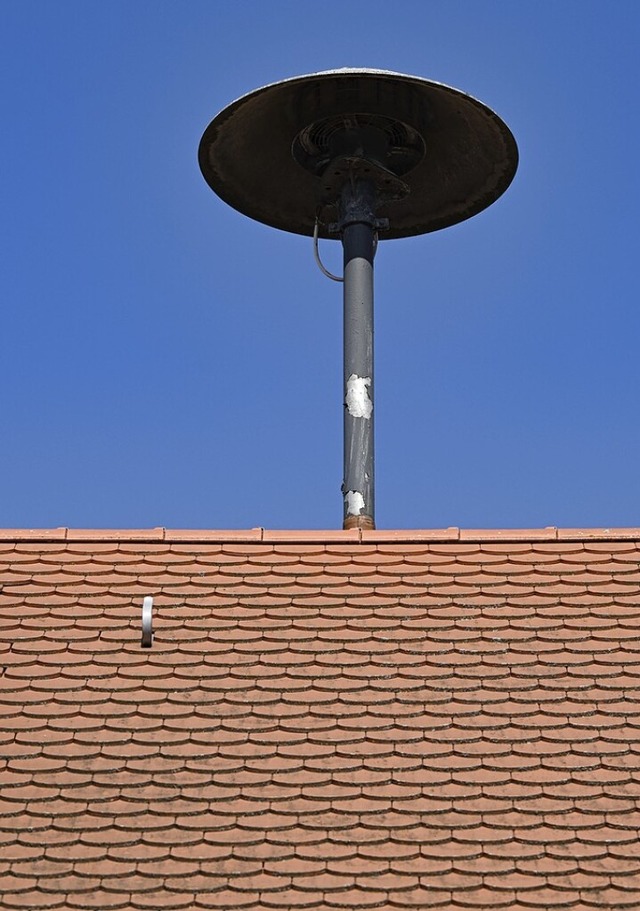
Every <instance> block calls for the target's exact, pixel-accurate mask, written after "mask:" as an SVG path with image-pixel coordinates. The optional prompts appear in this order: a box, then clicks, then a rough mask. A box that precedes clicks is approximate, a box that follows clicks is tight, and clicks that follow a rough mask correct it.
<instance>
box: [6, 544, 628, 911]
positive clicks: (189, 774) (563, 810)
mask: <svg viewBox="0 0 640 911" xmlns="http://www.w3.org/2000/svg"><path fill="white" fill-rule="evenodd" d="M639 564H640V530H639V529H617V530H615V529H614V530H609V529H587V530H583V529H570V530H566V529H565V530H560V529H555V528H547V529H533V530H524V531H522V530H506V531H497V532H491V531H464V530H462V531H461V530H458V529H453V528H450V529H443V530H436V531H395V532H385V531H361V530H358V529H353V530H351V531H346V532H335V531H333V532H322V531H308V532H295V531H293V532H290V531H268V530H264V529H252V530H251V531H249V532H242V531H214V532H211V531H169V530H165V529H162V528H158V529H151V530H144V529H143V530H138V531H113V532H109V531H92V530H85V531H73V530H68V529H54V530H14V531H5V532H0V784H1V786H2V798H1V801H0V890H2V893H3V898H2V906H3V907H7V908H16V909H18V908H82V909H85V908H113V909H116V908H135V909H141V911H142V909H155V908H171V909H174V908H176V909H177V908H192V907H195V908H218V909H235V908H238V909H240V908H242V909H246V911H266V909H270V911H284V909H288V911H297V909H300V911H302V909H313V911H318V909H325V911H329V909H335V911H337V909H347V908H348V909H354V908H362V909H367V908H372V909H373V908H378V909H380V908H384V909H403V908H441V909H447V911H453V909H478V908H487V909H497V908H504V909H509V911H516V909H518V911H525V909H530V911H536V909H556V908H558V909H561V908H562V909H569V911H586V909H598V908H601V909H605V908H607V909H610V908H637V907H638V905H639V904H640V898H639V896H640V853H639V852H638V832H639V830H640V811H639V810H638V806H639V805H640V803H639V802H640V724H639V723H638V718H640V565H639ZM145 595H153V596H154V633H155V639H154V643H153V647H152V648H150V649H142V648H141V647H140V634H141V627H140V624H141V608H142V599H143V597H144V596H145Z"/></svg>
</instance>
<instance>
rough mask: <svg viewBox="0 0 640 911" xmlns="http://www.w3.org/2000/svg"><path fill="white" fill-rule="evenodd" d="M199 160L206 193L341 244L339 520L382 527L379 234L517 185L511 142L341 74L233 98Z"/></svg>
mask: <svg viewBox="0 0 640 911" xmlns="http://www.w3.org/2000/svg"><path fill="white" fill-rule="evenodd" d="M198 156H199V163H200V168H201V170H202V173H203V175H204V178H205V180H206V181H207V183H208V184H209V186H210V187H211V189H212V190H213V191H214V192H215V193H217V194H218V196H220V197H221V199H223V200H224V201H225V202H226V203H228V204H229V205H230V206H232V207H233V208H234V209H237V210H238V211H239V212H242V213H243V214H244V215H248V216H249V217H250V218H254V219H256V220H257V221H260V222H263V223H264V224H267V225H270V226H272V227H274V228H279V229H281V230H283V231H290V232H292V233H294V234H304V235H309V236H311V237H314V240H315V243H316V245H317V240H318V237H323V238H335V239H339V240H340V241H341V242H342V246H343V253H344V273H343V278H342V279H338V280H341V281H343V289H344V291H343V296H344V400H343V401H344V481H343V485H342V492H343V497H344V528H375V510H374V450H373V260H374V256H375V251H376V247H377V243H378V239H379V240H385V239H392V238H400V237H411V236H415V235H417V234H426V233H428V232H431V231H438V230H440V229H441V228H447V227H449V226H450V225H455V224H457V223H458V222H460V221H464V220H465V219H467V218H471V216H473V215H476V214H477V213H478V212H481V211H482V210H483V209H486V208H487V206H490V205H491V203H493V202H495V200H496V199H498V197H499V196H501V195H502V193H504V191H505V190H506V189H507V187H508V186H509V184H510V183H511V181H512V179H513V176H514V174H515V172H516V168H517V166H518V149H517V146H516V142H515V140H514V138H513V136H512V134H511V132H510V130H509V129H508V127H507V126H506V125H505V124H504V123H503V121H502V120H501V119H500V118H499V117H498V116H497V114H495V113H494V112H493V111H492V110H491V109H490V108H488V107H487V106H486V105H484V104H482V103H481V102H480V101H477V100H476V99H475V98H472V97H471V96H470V95H466V94H465V93H464V92H461V91H459V90H458V89H453V88H450V87H449V86H446V85H443V84H442V83H439V82H431V81H429V80H427V79H421V78H419V77H417V76H406V75H403V74H401V73H392V72H387V71H385V70H369V69H342V70H329V71H327V72H322V73H314V74H312V75H308V76H297V77H295V78H293V79H285V80H284V81H282V82H276V83H274V84H272V85H267V86H265V87H264V88H260V89H257V90H255V91H253V92H250V93H249V94H248V95H244V96H243V97H242V98H239V99H238V100H237V101H234V102H233V103H232V104H230V105H229V106H228V107H226V108H224V110H222V111H221V112H220V113H219V114H218V115H217V117H215V118H214V120H212V122H211V123H210V124H209V126H208V127H207V129H206V130H205V132H204V135H203V137H202V140H201V142H200V148H199V153H198ZM322 268H323V267H322ZM323 271H325V272H326V270H324V268H323ZM327 274H328V273H327ZM331 277H333V278H335V276H331Z"/></svg>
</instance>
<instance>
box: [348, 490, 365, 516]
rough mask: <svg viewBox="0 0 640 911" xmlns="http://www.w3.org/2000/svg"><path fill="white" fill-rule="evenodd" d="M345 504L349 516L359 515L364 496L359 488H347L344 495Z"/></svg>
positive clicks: (362, 507) (362, 506)
mask: <svg viewBox="0 0 640 911" xmlns="http://www.w3.org/2000/svg"><path fill="white" fill-rule="evenodd" d="M344 500H345V503H346V504H347V513H348V514H349V515H350V516H359V515H360V513H361V512H362V510H363V509H364V497H363V496H362V494H361V493H360V491H359V490H348V491H347V492H346V494H345V495H344Z"/></svg>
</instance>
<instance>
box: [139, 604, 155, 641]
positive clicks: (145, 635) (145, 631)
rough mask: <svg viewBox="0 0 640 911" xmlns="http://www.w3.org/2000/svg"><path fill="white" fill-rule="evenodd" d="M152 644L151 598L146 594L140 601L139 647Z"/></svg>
mask: <svg viewBox="0 0 640 911" xmlns="http://www.w3.org/2000/svg"><path fill="white" fill-rule="evenodd" d="M152 645H153V598H152V597H151V596H150V595H148V596H147V597H146V598H145V599H144V601H143V602H142V639H141V640H140V647H141V648H151V646H152Z"/></svg>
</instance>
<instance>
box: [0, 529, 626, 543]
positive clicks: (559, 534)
mask: <svg viewBox="0 0 640 911" xmlns="http://www.w3.org/2000/svg"><path fill="white" fill-rule="evenodd" d="M636 538H640V528H638V527H635V528H634V527H629V528H557V527H556V526H553V525H550V526H547V527H546V528H458V527H456V526H451V527H449V528H409V529H378V530H375V531H368V530H366V529H359V528H353V529H347V530H341V529H266V528H261V527H257V528H250V529H169V528H164V527H163V526H157V527H155V528H125V529H115V528H99V529H96V528H66V527H59V528H4V529H0V541H4V542H6V541H32V542H36V541H47V542H51V541H54V542H60V541H64V542H77V541H83V542H90V541H121V542H128V543H135V542H140V543H149V542H153V543H155V542H160V541H162V542H167V543H174V544H175V543H196V542H200V543H211V544H213V543H222V542H227V543H228V542H234V543H238V544H242V543H251V544H260V543H264V544H276V543H278V544H284V543H301V542H305V543H310V542H319V543H329V542H330V543H332V544H339V543H345V544H346V543H350V544H352V543H361V544H383V543H396V544H411V543H421V542H423V541H424V542H426V541H431V542H434V543H436V542H446V543H451V542H455V541H464V542H467V543H469V542H492V541H501V542H510V541H584V540H591V541H598V540H602V541H611V540H620V539H623V540H628V539H636Z"/></svg>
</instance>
